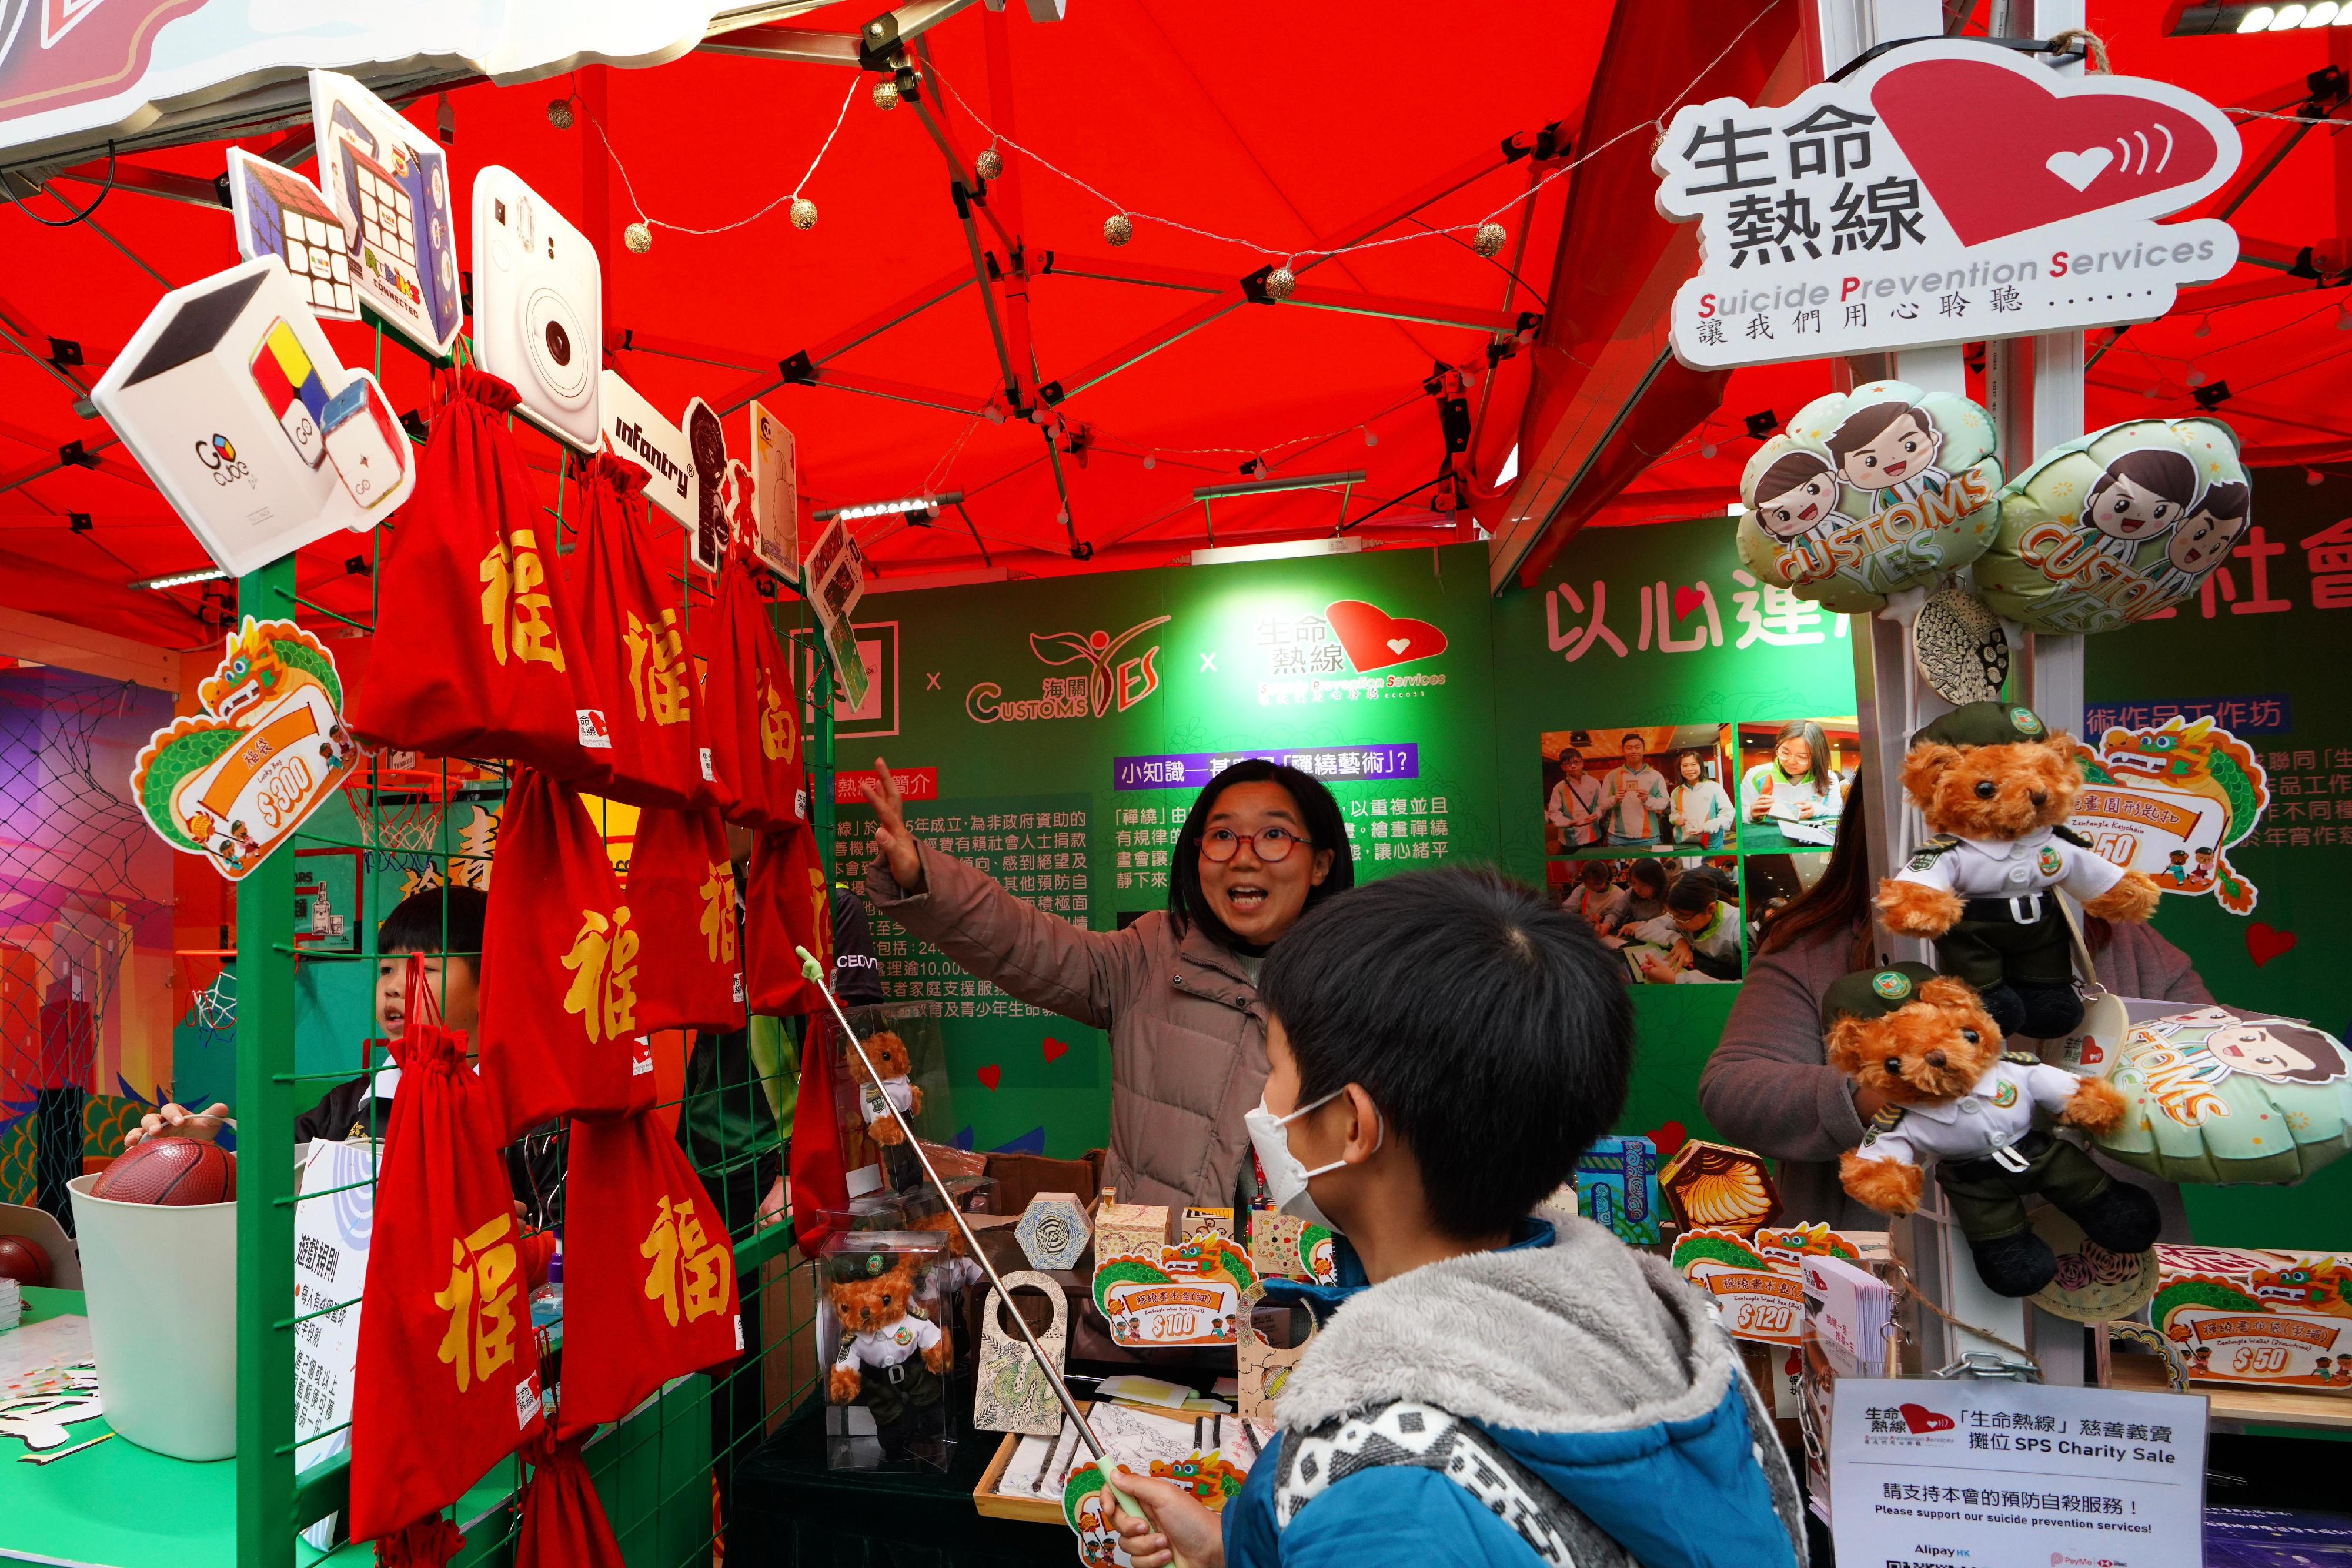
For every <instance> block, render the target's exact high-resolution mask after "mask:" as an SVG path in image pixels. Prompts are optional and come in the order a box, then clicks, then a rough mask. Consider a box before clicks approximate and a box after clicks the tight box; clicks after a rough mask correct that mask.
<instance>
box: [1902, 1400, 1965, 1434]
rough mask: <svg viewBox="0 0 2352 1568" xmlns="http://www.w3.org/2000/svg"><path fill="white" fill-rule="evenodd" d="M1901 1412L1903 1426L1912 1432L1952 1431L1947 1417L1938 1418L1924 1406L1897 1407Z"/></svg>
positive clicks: (1950, 1420)
mask: <svg viewBox="0 0 2352 1568" xmlns="http://www.w3.org/2000/svg"><path fill="white" fill-rule="evenodd" d="M1895 1408H1896V1409H1897V1410H1900V1411H1902V1412H1903V1424H1904V1425H1905V1426H1906V1427H1910V1428H1911V1430H1913V1431H1914V1432H1948V1431H1950V1430H1951V1429H1952V1418H1951V1417H1950V1416H1938V1415H1937V1414H1936V1413H1935V1412H1934V1411H1933V1410H1930V1409H1928V1408H1927V1406H1925V1405H1898V1406H1895Z"/></svg>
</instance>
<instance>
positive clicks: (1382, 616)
mask: <svg viewBox="0 0 2352 1568" xmlns="http://www.w3.org/2000/svg"><path fill="white" fill-rule="evenodd" d="M1323 618H1324V619H1325V620H1326V621H1328V622H1331V630H1332V631H1333V632H1337V633H1338V634H1339V646H1341V647H1342V648H1345V649H1346V650H1347V651H1348V662H1349V664H1353V665H1355V666H1356V673H1357V674H1368V673H1370V672H1371V671H1373V670H1385V669H1387V668H1388V667H1389V666H1390V665H1391V664H1412V662H1413V661H1414V660H1416V659H1433V658H1435V657H1436V656H1437V655H1438V654H1440V653H1444V652H1445V633H1444V632H1441V631H1439V630H1438V629H1437V628H1436V627H1434V626H1432V625H1431V624H1430V623H1429V622H1426V621H1413V620H1408V619H1406V618H1404V617H1402V616H1396V615H1391V614H1390V613H1389V612H1387V611H1385V610H1383V609H1381V607H1380V606H1379V605H1377V604H1367V603H1365V602H1364V601H1362V600H1360V599H1342V600H1340V601H1339V602H1338V603H1336V604H1334V605H1332V606H1331V607H1330V608H1329V609H1328V610H1326V611H1324V612H1323Z"/></svg>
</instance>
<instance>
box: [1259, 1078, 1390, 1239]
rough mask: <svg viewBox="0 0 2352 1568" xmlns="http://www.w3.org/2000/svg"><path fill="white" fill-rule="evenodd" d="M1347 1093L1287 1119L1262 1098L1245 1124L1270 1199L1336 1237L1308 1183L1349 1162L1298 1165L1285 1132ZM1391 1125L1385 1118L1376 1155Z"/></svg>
mask: <svg viewBox="0 0 2352 1568" xmlns="http://www.w3.org/2000/svg"><path fill="white" fill-rule="evenodd" d="M1346 1092H1347V1091H1346V1090H1345V1089H1334V1090H1333V1091H1331V1092H1330V1093H1328V1094H1326V1095H1324V1096H1323V1098H1321V1099H1320V1100H1318V1101H1316V1102H1315V1103H1313V1104H1311V1105H1301V1106H1300V1107H1299V1108H1298V1109H1297V1110H1296V1111H1293V1112H1292V1113H1290V1114H1289V1115H1287V1116H1277V1115H1276V1114H1275V1113H1273V1112H1271V1111H1269V1110H1267V1109H1266V1108H1265V1100H1264V1099H1260V1100H1259V1101H1258V1103H1257V1107H1256V1109H1255V1110H1252V1111H1246V1112H1244V1113H1243V1114H1242V1124H1243V1125H1244V1126H1245V1127H1247V1128H1248V1129H1249V1135H1250V1146H1251V1147H1252V1148H1254V1149H1255V1150H1256V1151H1257V1163H1258V1164H1259V1166H1262V1167H1264V1169H1265V1189H1266V1196H1267V1197H1271V1198H1272V1199H1274V1206H1275V1207H1276V1208H1278V1209H1280V1210H1282V1212H1283V1213H1285V1214H1287V1215H1289V1216H1290V1217H1291V1218H1294V1219H1303V1220H1305V1221H1307V1223H1308V1224H1309V1225H1319V1226H1321V1227H1322V1228H1324V1229H1326V1230H1328V1231H1330V1232H1331V1233H1332V1234H1333V1235H1335V1236H1336V1235H1338V1234H1339V1227H1338V1226H1336V1225H1334V1224H1332V1223H1331V1221H1330V1219H1329V1218H1328V1217H1327V1216H1326V1215H1325V1214H1324V1212H1323V1211H1322V1210H1321V1209H1319V1208H1318V1207H1315V1199H1314V1197H1312V1196H1311V1195H1310V1194H1309V1193H1308V1192H1307V1183H1308V1182H1310V1181H1312V1180H1314V1179H1315V1178H1316V1177H1317V1176H1328V1174H1330V1173H1331V1172H1333V1171H1336V1170H1338V1169H1339V1167H1340V1166H1344V1165H1346V1164H1347V1163H1348V1162H1347V1161H1346V1160H1344V1159H1340V1160H1333V1161H1331V1162H1330V1163H1329V1164H1328V1165H1320V1166H1316V1167H1315V1168H1314V1169H1313V1170H1311V1171H1310V1170H1308V1169H1307V1167H1306V1166H1303V1165H1301V1164H1299V1163H1298V1156H1297V1155H1294V1154H1292V1153H1291V1152H1290V1135H1289V1134H1287V1133H1286V1132H1284V1131H1283V1129H1284V1128H1286V1127H1287V1126H1288V1125H1289V1124H1291V1123H1293V1122H1296V1121H1297V1120H1298V1118H1299V1117H1301V1116H1304V1115H1306V1114H1307V1113H1308V1112H1310V1111H1319V1110H1321V1109H1322V1108H1323V1107H1324V1106H1326V1105H1328V1104H1329V1103H1331V1102H1332V1101H1334V1100H1337V1099H1338V1098H1339V1096H1340V1095H1342V1094H1344V1093H1346ZM1374 1114H1375V1115H1378V1114H1379V1113H1378V1112H1375V1113H1374ZM1388 1136H1389V1129H1388V1123H1387V1121H1386V1119H1385V1118H1383V1119H1382V1120H1381V1124H1380V1136H1379V1139H1378V1140H1377V1141H1376V1142H1374V1144H1373V1145H1372V1152H1373V1153H1374V1154H1378V1153H1380V1151H1381V1145H1382V1144H1385V1143H1386V1142H1388Z"/></svg>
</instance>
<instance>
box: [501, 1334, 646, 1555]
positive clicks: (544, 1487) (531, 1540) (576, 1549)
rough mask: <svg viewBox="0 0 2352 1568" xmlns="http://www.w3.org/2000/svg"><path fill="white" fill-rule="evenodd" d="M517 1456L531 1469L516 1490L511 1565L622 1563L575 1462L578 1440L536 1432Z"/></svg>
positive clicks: (590, 1484)
mask: <svg viewBox="0 0 2352 1568" xmlns="http://www.w3.org/2000/svg"><path fill="white" fill-rule="evenodd" d="M570 1381H571V1380H570V1379H569V1378H566V1379H565V1382H566V1383H569V1382H570ZM523 1458H525V1459H526V1460H528V1461H529V1462H530V1467H531V1470H530V1480H529V1481H528V1482H526V1483H525V1484H524V1486H523V1489H522V1529H521V1531H520V1532H519V1533H518V1535H517V1536H516V1539H515V1554H514V1568H623V1561H622V1557H621V1543H620V1542H617V1541H615V1540H614V1539H613V1525H612V1521H609V1520H607V1519H606V1518H605V1517H604V1502H603V1500H600V1499H599V1498H598V1497H597V1496H596V1483H595V1482H594V1481H593V1480H591V1479H589V1476H588V1467H587V1466H586V1465H584V1464H583V1463H581V1461H580V1443H579V1441H578V1439H574V1440H572V1441H571V1442H568V1443H566V1442H559V1441H557V1440H556V1439H555V1438H554V1437H551V1436H550V1435H549V1434H547V1433H545V1432H541V1435H540V1437H538V1439H537V1440H535V1441H534V1442H532V1444H531V1445H530V1448H526V1449H525V1450H524V1451H523Z"/></svg>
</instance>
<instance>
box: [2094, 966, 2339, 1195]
mask: <svg viewBox="0 0 2352 1568" xmlns="http://www.w3.org/2000/svg"><path fill="white" fill-rule="evenodd" d="M2107 1077H2108V1079H2109V1081H2110V1082H2113V1083H2114V1084H2115V1086H2116V1088H2117V1089H2120V1090H2122V1091H2123V1093H2124V1098H2125V1100H2126V1102H2127V1108H2126V1111H2125V1113H2124V1119H2123V1120H2122V1121H2121V1122H2120V1123H2118V1124H2116V1127H2115V1129H2114V1130H2113V1131H2111V1132H2106V1133H2102V1134H2099V1135H2098V1137H2097V1139H2096V1140H2095V1141H2096V1142H2097V1144H2098V1146H2099V1147H2100V1148H2101V1149H2103V1150H2104V1151H2105V1152H2106V1153H2107V1154H2109V1155H2113V1156H2115V1157H2116V1159H2119V1160H2121V1161H2123V1162H2124V1163H2125V1164H2126V1165H2128V1166H2137V1168H2139V1169H2141V1170H2144V1171H2146V1172H2147V1173H2148V1174H2149V1175H2150V1176H2161V1177H2162V1178H2163V1179H2165V1180H2166V1181H2172V1182H2212V1183H2227V1182H2277V1183H2285V1182H2297V1181H2301V1180H2303V1179H2304V1178H2305V1176H2311V1175H2313V1174H2315V1173H2316V1172H2317V1171H2319V1170H2321V1169H2323V1168H2324V1167H2326V1166H2328V1165H2329V1164H2331V1163H2333V1162H2334V1161H2335V1160H2336V1157H2337V1156H2338V1155H2342V1154H2343V1153H2344V1152H2345V1151H2346V1150H2347V1148H2352V1056H2347V1054H2346V1052H2345V1050H2344V1045H2343V1042H2342V1041H2341V1040H2337V1039H2336V1037H2335V1036H2334V1035H2331V1034H2329V1033H2327V1032H2326V1031H2325V1030H2319V1029H2315V1028H2314V1027H2313V1026H2311V1025H2310V1024H2307V1023H2305V1022H2303V1021H2302V1020H2300V1019H2281V1018H2271V1017H2267V1016H2265V1015H2263V1014H2261V1013H2256V1012H2241V1011H2235V1010H2232V1009H2228V1008H2222V1007H2204V1008H2198V1009H2192V1010H2190V1011H2188V1012H2180V1013H2174V1014H2172V1015H2170V1016H2169V1017H2166V1018H2158V1019H2145V1020H2143V1021H2141V1022H2139V1023H2137V1024H2134V1025H2133V1026H2132V1028H2131V1030H2129V1032H2127V1033H2126V1035H2125V1036H2124V1039H2123V1043H2122V1045H2121V1047H2120V1049H2118V1050H2117V1051H2116V1061H2115V1062H2114V1064H2113V1065H2112V1066H2110V1067H2109V1068H2108V1069H2107Z"/></svg>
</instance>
